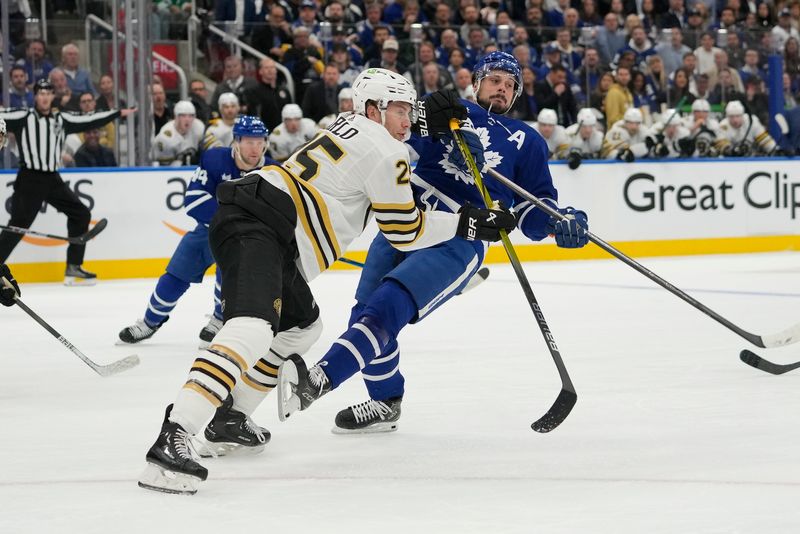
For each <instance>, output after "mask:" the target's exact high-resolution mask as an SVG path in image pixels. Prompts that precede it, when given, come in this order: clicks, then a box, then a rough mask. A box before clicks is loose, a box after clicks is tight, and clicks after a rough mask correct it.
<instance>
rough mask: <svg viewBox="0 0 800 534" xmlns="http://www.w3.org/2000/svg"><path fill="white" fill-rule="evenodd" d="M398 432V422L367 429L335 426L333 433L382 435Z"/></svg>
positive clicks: (377, 424)
mask: <svg viewBox="0 0 800 534" xmlns="http://www.w3.org/2000/svg"><path fill="white" fill-rule="evenodd" d="M396 430H397V421H395V422H393V423H375V424H374V425H369V426H368V427H366V428H341V427H338V426H334V427H333V428H332V429H331V432H333V433H334V434H380V433H385V432H395V431H396Z"/></svg>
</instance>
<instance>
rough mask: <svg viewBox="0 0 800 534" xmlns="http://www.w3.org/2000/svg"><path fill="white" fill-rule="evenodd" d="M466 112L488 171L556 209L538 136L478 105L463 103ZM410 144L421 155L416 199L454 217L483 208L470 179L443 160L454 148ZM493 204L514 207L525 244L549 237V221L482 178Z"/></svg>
mask: <svg viewBox="0 0 800 534" xmlns="http://www.w3.org/2000/svg"><path fill="white" fill-rule="evenodd" d="M461 103H462V104H464V105H465V106H466V107H467V111H468V113H469V118H468V120H467V124H468V125H469V126H471V127H472V128H473V129H474V130H475V131H477V133H478V135H479V136H480V138H481V141H482V142H483V147H484V156H485V158H486V163H487V165H488V166H489V167H491V168H493V169H495V170H496V171H497V172H499V173H500V174H502V175H503V176H505V177H507V178H508V179H509V180H512V181H513V182H515V183H516V184H518V185H519V186H521V187H523V188H524V189H525V190H526V191H528V192H529V193H531V194H533V195H534V196H536V197H538V198H539V199H542V200H550V201H552V205H553V206H555V205H556V203H557V200H558V192H557V191H556V188H555V186H554V185H553V179H552V177H551V176H550V169H549V168H548V166H547V159H548V150H547V143H546V142H545V141H544V139H543V138H542V136H540V135H539V133H538V132H536V130H534V129H533V128H531V127H530V126H528V125H527V124H525V123H524V122H522V121H519V120H516V119H511V118H508V117H505V116H503V115H496V114H489V113H488V112H487V111H486V110H485V109H483V108H482V107H480V106H479V105H477V104H473V103H472V102H468V101H466V100H462V101H461ZM408 144H409V145H411V147H412V148H413V149H414V150H415V151H416V152H417V154H419V161H418V162H417V168H416V171H415V174H416V176H414V178H413V181H412V184H413V185H414V190H415V193H416V194H417V198H418V199H419V200H420V201H421V202H423V203H425V204H427V205H429V206H431V207H432V208H433V209H440V210H445V211H453V212H455V211H458V208H459V207H460V206H462V205H463V204H465V203H466V202H470V203H472V204H473V205H477V206H483V199H482V198H481V196H480V192H479V191H478V188H477V186H476V185H475V181H474V179H473V177H472V174H471V173H469V171H467V170H462V169H460V168H458V167H456V166H455V165H453V164H452V163H450V162H449V161H447V156H448V154H449V153H450V151H452V150H458V147H456V146H454V144H453V143H452V142H450V143H448V144H444V143H442V142H441V141H436V140H432V139H431V138H429V137H426V138H419V137H416V136H415V137H412V138H411V139H410V140H409V141H408ZM484 184H485V185H486V187H487V188H488V189H489V194H490V195H491V197H492V199H493V200H500V201H502V202H503V203H504V204H505V205H506V206H509V207H513V208H514V211H515V213H516V216H517V221H518V223H517V226H518V228H519V229H520V230H521V231H522V232H523V233H524V234H525V235H526V236H527V237H528V238H529V239H533V240H534V241H538V240H540V239H543V238H544V237H546V236H547V234H546V232H545V230H544V228H545V224H546V223H547V220H548V219H549V216H548V215H547V214H545V213H544V212H542V211H541V210H538V209H534V206H533V205H532V204H531V203H530V202H528V201H527V200H525V199H524V198H522V197H520V196H519V195H516V194H514V193H513V192H512V191H511V190H509V189H508V188H506V187H505V186H503V185H502V184H500V183H498V182H497V181H496V180H494V179H492V178H491V176H488V175H486V176H485V177H484Z"/></svg>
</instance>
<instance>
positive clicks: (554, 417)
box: [531, 389, 578, 434]
mask: <svg viewBox="0 0 800 534" xmlns="http://www.w3.org/2000/svg"><path fill="white" fill-rule="evenodd" d="M576 402H578V395H577V393H575V392H574V391H570V390H567V389H562V390H561V393H559V394H558V397H556V401H555V402H554V403H553V405H552V406H551V407H550V409H549V410H548V411H547V413H546V414H544V415H543V416H542V417H541V419H539V420H538V421H536V422H534V423H533V424H532V425H531V428H532V429H534V430H535V431H536V432H540V433H542V434H545V433H547V432H550V431H551V430H553V429H554V428H556V427H557V426H558V425H560V424H561V423H563V422H564V419H566V418H567V416H568V415H569V413H570V412H571V411H572V408H574V407H575V403H576Z"/></svg>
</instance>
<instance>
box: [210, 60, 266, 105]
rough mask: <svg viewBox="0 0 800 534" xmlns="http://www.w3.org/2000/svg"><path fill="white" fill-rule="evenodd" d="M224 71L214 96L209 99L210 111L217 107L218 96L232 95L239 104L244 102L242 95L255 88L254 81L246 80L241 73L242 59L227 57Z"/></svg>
mask: <svg viewBox="0 0 800 534" xmlns="http://www.w3.org/2000/svg"><path fill="white" fill-rule="evenodd" d="M224 65H225V70H224V71H223V73H222V81H221V82H220V83H218V84H217V87H216V89H214V94H213V95H212V97H211V109H217V108H218V107H219V102H218V100H219V95H221V94H222V93H233V94H235V95H236V98H238V99H239V102H243V101H244V95H245V93H247V92H248V91H251V90H253V89H254V88H255V87H256V81H255V80H253V79H252V78H246V77H245V76H244V74H243V73H242V58H240V57H236V56H228V57H226V58H225V63H224Z"/></svg>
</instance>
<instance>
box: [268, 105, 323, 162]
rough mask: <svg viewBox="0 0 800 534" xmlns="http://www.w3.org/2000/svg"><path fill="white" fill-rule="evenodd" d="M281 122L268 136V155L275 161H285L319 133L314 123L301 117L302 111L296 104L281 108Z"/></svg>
mask: <svg viewBox="0 0 800 534" xmlns="http://www.w3.org/2000/svg"><path fill="white" fill-rule="evenodd" d="M281 120H282V122H281V123H280V124H279V125H278V126H276V127H275V129H274V130H272V133H270V134H269V153H270V155H271V156H272V158H273V159H275V160H277V161H285V160H286V159H287V158H288V157H289V156H291V155H292V153H293V152H294V151H295V150H297V149H298V148H300V147H301V146H303V145H304V144H306V143H308V142H309V141H311V139H313V138H314V136H315V135H317V132H318V131H319V128H317V124H316V123H315V122H314V121H312V120H311V119H306V118H305V117H303V110H302V109H300V106H298V105H297V104H286V105H285V106H283V109H282V110H281Z"/></svg>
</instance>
